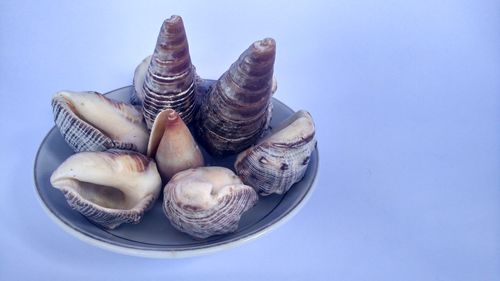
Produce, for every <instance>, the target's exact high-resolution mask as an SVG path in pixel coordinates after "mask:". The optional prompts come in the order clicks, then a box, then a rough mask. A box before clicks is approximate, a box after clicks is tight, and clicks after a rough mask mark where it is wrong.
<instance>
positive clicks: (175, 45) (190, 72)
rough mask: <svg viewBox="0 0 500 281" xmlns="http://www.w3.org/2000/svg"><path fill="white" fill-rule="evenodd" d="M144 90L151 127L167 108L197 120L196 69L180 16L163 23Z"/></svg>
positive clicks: (185, 119) (187, 119)
mask: <svg viewBox="0 0 500 281" xmlns="http://www.w3.org/2000/svg"><path fill="white" fill-rule="evenodd" d="M139 82H140V81H139ZM143 91H144V101H143V113H144V119H145V120H146V124H147V126H148V128H151V127H152V126H153V123H154V120H155V118H156V116H157V115H158V114H159V113H160V112H161V111H162V110H164V109H166V108H171V109H174V110H175V111H176V112H177V113H178V114H179V116H181V118H182V119H183V120H184V122H185V123H186V124H189V123H190V122H191V120H192V119H193V116H194V113H195V109H196V101H195V98H196V85H195V70H194V67H193V65H192V64H191V58H190V55H189V46H188V42H187V38H186V32H185V30H184V24H183V22H182V18H181V17H179V16H172V17H171V18H169V19H167V20H165V21H164V22H163V25H162V27H161V30H160V33H159V35H158V41H157V42H156V47H155V50H154V53H153V55H152V58H151V62H150V64H149V67H148V71H147V73H146V75H145V77H144V84H143Z"/></svg>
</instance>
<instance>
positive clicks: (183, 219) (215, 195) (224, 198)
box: [163, 167, 258, 239]
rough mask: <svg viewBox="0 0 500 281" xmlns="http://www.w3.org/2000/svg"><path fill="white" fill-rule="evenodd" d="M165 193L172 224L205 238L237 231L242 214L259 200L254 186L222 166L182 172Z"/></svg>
mask: <svg viewBox="0 0 500 281" xmlns="http://www.w3.org/2000/svg"><path fill="white" fill-rule="evenodd" d="M163 193H164V200H163V210H164V211H165V214H166V216H167V218H168V219H169V220H170V223H171V224H172V225H173V226H174V227H175V228H176V229H178V230H179V231H182V232H185V233H187V234H189V235H191V236H193V237H195V238H201V239H203V238H206V237H209V236H212V235H217V234H225V233H230V232H234V231H236V229H237V228H238V223H239V221H240V218H241V215H242V214H243V213H244V212H246V211H247V210H248V209H250V208H251V207H252V206H254V205H255V204H256V203H257V201H258V196H257V193H256V192H255V191H254V190H253V188H252V187H250V186H247V185H244V184H243V183H242V182H241V180H240V179H239V178H238V177H237V176H236V175H235V174H234V173H233V172H232V171H231V170H229V169H227V168H222V167H201V168H196V169H189V170H185V171H182V172H179V173H177V174H176V175H175V176H174V177H173V178H172V179H171V180H170V182H169V183H168V184H167V185H166V186H165V189H164V191H163Z"/></svg>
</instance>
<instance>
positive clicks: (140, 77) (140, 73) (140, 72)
mask: <svg viewBox="0 0 500 281" xmlns="http://www.w3.org/2000/svg"><path fill="white" fill-rule="evenodd" d="M151 57H152V55H150V56H147V57H145V58H144V59H143V60H142V61H141V63H140V64H139V65H138V66H137V67H136V68H135V71H134V81H133V85H134V90H133V91H132V93H131V94H130V103H131V104H133V105H140V106H142V102H143V101H144V90H143V89H142V87H144V79H145V78H146V73H147V72H148V68H149V65H150V64H151Z"/></svg>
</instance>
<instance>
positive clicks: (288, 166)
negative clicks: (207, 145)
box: [234, 110, 316, 195]
mask: <svg viewBox="0 0 500 281" xmlns="http://www.w3.org/2000/svg"><path fill="white" fill-rule="evenodd" d="M314 135H315V128H314V122H313V119H312V117H311V115H310V114H309V113H308V112H306V111H303V110H301V111H298V112H296V113H295V114H294V115H292V116H291V117H290V118H289V119H287V120H286V121H285V122H283V123H282V124H281V125H280V126H279V127H278V128H276V129H275V131H274V132H273V134H271V135H269V136H267V137H266V138H264V139H262V140H261V141H259V142H258V143H257V144H256V145H255V146H253V147H250V148H248V149H247V150H245V151H243V152H241V153H240V154H239V155H238V157H237V158H236V162H235V164H234V168H235V170H236V173H237V174H238V176H240V178H241V179H242V181H243V182H244V183H245V184H248V185H250V186H253V187H254V188H255V189H256V191H257V192H259V194H261V195H269V194H272V193H277V194H283V193H285V192H287V191H288V190H289V189H290V187H291V186H292V185H293V184H294V183H296V182H298V181H300V180H301V179H302V178H303V177H304V173H305V172H306V170H307V166H308V164H309V159H310V157H311V153H312V152H313V151H314V149H315V147H316V139H315V137H314Z"/></svg>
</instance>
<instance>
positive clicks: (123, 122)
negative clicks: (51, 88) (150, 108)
mask: <svg viewBox="0 0 500 281" xmlns="http://www.w3.org/2000/svg"><path fill="white" fill-rule="evenodd" d="M52 109H53V113H54V121H55V123H56V126H57V127H58V128H59V131H60V132H61V135H62V136H63V137H64V139H65V140H66V142H67V143H68V144H69V145H70V146H71V147H72V148H73V149H74V150H75V151H77V152H80V151H103V150H106V149H110V148H119V149H129V150H136V151H139V152H142V153H145V152H146V148H147V142H148V138H149V133H148V131H147V129H146V126H145V124H144V122H143V118H142V114H141V112H139V111H138V110H137V109H135V107H133V106H131V105H129V104H125V103H122V102H118V101H113V100H111V99H108V98H107V97H105V96H103V95H101V94H99V93H97V92H72V91H61V92H58V93H57V94H56V95H55V96H54V98H53V99H52Z"/></svg>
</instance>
